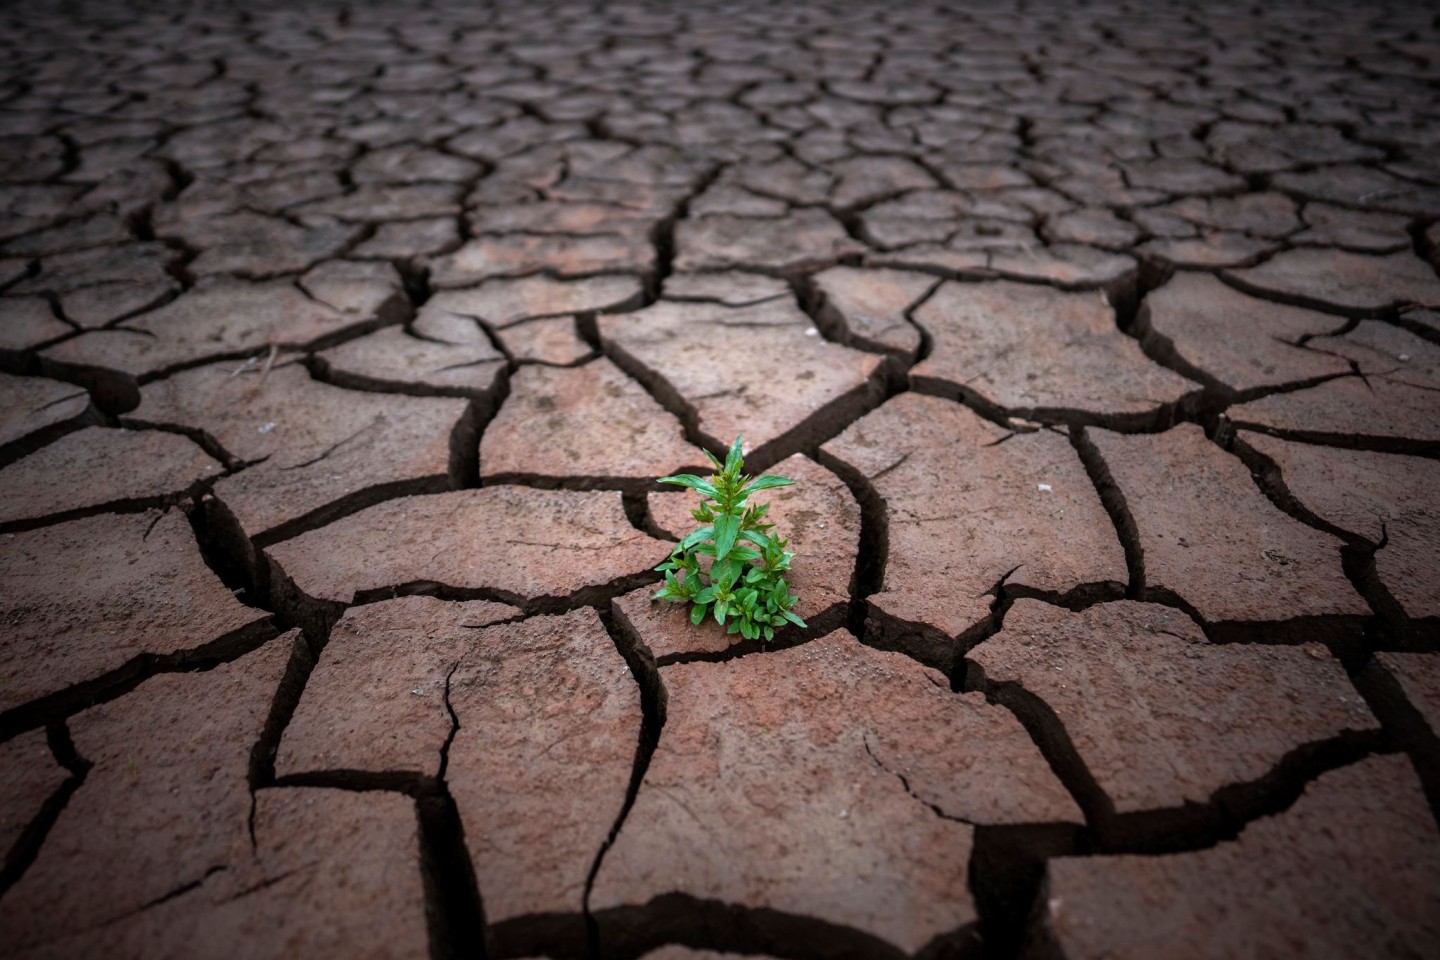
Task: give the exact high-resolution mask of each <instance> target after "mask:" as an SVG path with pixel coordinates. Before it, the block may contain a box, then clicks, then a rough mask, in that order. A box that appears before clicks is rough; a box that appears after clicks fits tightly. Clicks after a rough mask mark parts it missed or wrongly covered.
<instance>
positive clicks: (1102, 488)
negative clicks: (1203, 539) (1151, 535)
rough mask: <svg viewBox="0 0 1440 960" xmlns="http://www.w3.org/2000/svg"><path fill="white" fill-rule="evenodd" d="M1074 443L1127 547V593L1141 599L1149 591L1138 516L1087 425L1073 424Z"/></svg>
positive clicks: (1071, 438)
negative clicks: (1086, 428) (1126, 498)
mask: <svg viewBox="0 0 1440 960" xmlns="http://www.w3.org/2000/svg"><path fill="white" fill-rule="evenodd" d="M1070 444H1071V446H1073V447H1074V448H1075V452H1076V453H1078V454H1079V455H1080V462H1081V463H1083V464H1084V465H1085V473H1086V474H1087V475H1089V477H1090V482H1091V483H1092V484H1093V485H1094V486H1095V492H1096V493H1097V494H1099V496H1100V503H1101V505H1102V506H1104V508H1105V512H1106V513H1107V514H1109V515H1110V522H1111V523H1112V524H1114V525H1115V536H1116V537H1117V538H1118V539H1119V540H1120V546H1121V547H1122V548H1123V549H1124V551H1125V569H1126V570H1127V571H1128V573H1129V582H1128V583H1127V584H1126V587H1125V596H1126V597H1128V598H1129V599H1131V600H1138V599H1140V598H1141V597H1143V596H1144V595H1145V548H1144V547H1143V546H1142V545H1141V543H1140V530H1139V528H1138V527H1136V525H1135V516H1134V514H1132V513H1131V512H1130V505H1129V504H1128V503H1126V501H1125V494H1124V492H1123V491H1122V490H1121V489H1120V485H1119V484H1118V483H1116V482H1115V477H1114V476H1113V475H1112V474H1111V473H1110V467H1109V466H1108V465H1107V464H1106V463H1105V458H1104V457H1103V456H1101V454H1100V448H1099V447H1097V446H1096V445H1095V441H1093V440H1091V439H1090V435H1089V434H1088V433H1086V432H1085V429H1084V428H1083V427H1075V428H1071V430H1070Z"/></svg>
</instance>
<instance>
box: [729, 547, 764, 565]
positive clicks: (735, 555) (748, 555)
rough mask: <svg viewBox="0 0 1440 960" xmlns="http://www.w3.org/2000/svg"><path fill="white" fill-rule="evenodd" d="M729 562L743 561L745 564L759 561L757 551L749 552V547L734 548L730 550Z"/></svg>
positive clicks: (758, 552)
mask: <svg viewBox="0 0 1440 960" xmlns="http://www.w3.org/2000/svg"><path fill="white" fill-rule="evenodd" d="M730 559H731V560H744V561H746V562H747V563H748V562H749V561H751V560H759V559H760V551H759V550H751V549H750V548H749V547H741V546H738V545H737V546H734V547H731V548H730Z"/></svg>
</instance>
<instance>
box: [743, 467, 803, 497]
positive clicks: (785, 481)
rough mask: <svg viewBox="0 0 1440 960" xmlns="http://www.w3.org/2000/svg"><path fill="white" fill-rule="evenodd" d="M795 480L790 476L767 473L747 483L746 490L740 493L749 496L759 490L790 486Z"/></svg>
mask: <svg viewBox="0 0 1440 960" xmlns="http://www.w3.org/2000/svg"><path fill="white" fill-rule="evenodd" d="M794 482H795V481H794V480H791V479H790V478H789V477H777V476H776V475H775V474H773V473H767V474H765V475H764V476H763V477H758V478H756V479H755V480H754V481H753V482H752V483H750V484H749V485H747V486H746V487H745V489H744V490H741V491H740V495H741V496H742V497H748V496H749V495H750V494H752V493H755V492H756V491H757V490H769V489H771V488H772V487H788V486H790V485H791V484H792V483H794Z"/></svg>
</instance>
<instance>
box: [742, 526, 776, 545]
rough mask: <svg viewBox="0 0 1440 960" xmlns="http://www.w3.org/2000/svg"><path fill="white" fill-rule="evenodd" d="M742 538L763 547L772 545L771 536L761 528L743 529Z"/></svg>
mask: <svg viewBox="0 0 1440 960" xmlns="http://www.w3.org/2000/svg"><path fill="white" fill-rule="evenodd" d="M740 539H741V540H748V541H750V542H751V543H753V544H755V546H757V547H760V548H761V549H764V548H765V547H768V546H770V538H769V537H767V536H765V534H763V533H761V532H760V531H759V530H742V531H740Z"/></svg>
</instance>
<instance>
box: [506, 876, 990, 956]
mask: <svg viewBox="0 0 1440 960" xmlns="http://www.w3.org/2000/svg"><path fill="white" fill-rule="evenodd" d="M593 916H594V920H595V927H596V930H597V931H598V937H599V941H598V942H599V956H601V957H604V958H606V960H636V958H638V957H641V956H643V955H644V954H646V953H649V952H650V951H652V950H655V949H658V948H659V947H662V946H666V945H668V944H678V945H681V946H688V947H692V948H695V949H703V950H714V951H723V952H728V953H738V954H767V955H770V956H773V957H779V958H784V960H901V958H903V957H905V956H906V954H905V953H903V952H902V951H900V950H899V949H897V948H896V947H895V946H893V945H892V944H889V943H886V942H885V941H884V940H881V939H880V938H878V937H876V936H875V935H874V934H871V933H868V932H866V931H864V930H860V929H858V928H856V927H847V926H844V925H843V924H840V923H836V922H833V921H828V920H821V919H818V918H815V917H807V916H801V915H799V914H793V913H785V912H783V911H780V910H774V909H771V908H768V907H748V906H742V905H739V904H732V903H724V902H721V901H718V900H707V899H701V898H698V897H694V896H690V895H688V894H684V893H667V894H662V895H661V896H658V897H654V898H653V899H651V900H650V901H649V902H647V903H645V904H644V905H640V906H624V907H611V908H607V909H604V910H599V911H596V912H595V913H594V915H593ZM584 934H585V931H584V930H583V929H582V930H580V931H578V932H577V931H576V924H575V920H574V915H573V914H530V915H526V916H521V917H514V918H512V919H509V920H505V921H503V922H502V923H499V924H495V925H494V926H492V927H491V936H492V943H493V945H494V954H493V955H494V956H495V957H496V958H519V957H530V956H548V957H553V958H555V960H590V958H591V957H592V956H593V954H592V953H591V949H590V944H589V942H588V941H587V940H586V938H585V935H584ZM916 956H917V957H920V958H925V960H940V958H942V957H943V958H947V960H964V958H978V957H979V956H980V953H979V945H978V941H977V939H976V937H975V930H974V929H973V928H971V927H964V928H961V929H960V930H957V931H954V932H951V933H947V934H942V935H941V936H939V937H937V938H935V940H934V941H932V942H931V943H929V944H926V945H925V946H924V947H922V948H921V949H920V950H919V951H918V952H917V954H916Z"/></svg>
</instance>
